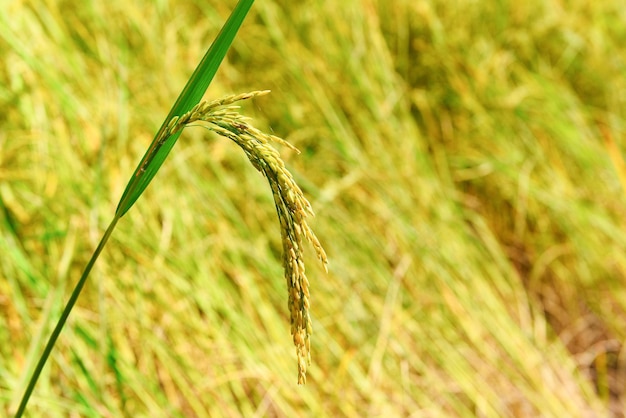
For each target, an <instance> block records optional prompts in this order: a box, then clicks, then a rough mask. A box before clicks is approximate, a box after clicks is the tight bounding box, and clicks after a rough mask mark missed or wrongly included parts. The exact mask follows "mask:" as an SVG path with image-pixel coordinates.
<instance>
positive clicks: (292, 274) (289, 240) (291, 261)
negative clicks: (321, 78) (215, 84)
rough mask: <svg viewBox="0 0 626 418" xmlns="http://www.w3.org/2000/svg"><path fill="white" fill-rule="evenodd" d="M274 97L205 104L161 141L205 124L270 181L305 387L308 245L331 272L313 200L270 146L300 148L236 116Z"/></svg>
mask: <svg viewBox="0 0 626 418" xmlns="http://www.w3.org/2000/svg"><path fill="white" fill-rule="evenodd" d="M267 93H269V90H264V91H253V92H251V93H244V94H239V95H233V96H227V97H224V98H222V99H219V100H214V101H211V102H201V103H199V104H198V105H196V106H195V107H194V108H193V109H191V110H190V111H189V112H187V113H185V114H183V115H182V116H180V117H176V116H175V117H173V118H171V119H170V121H169V122H168V123H167V127H166V129H164V130H163V134H162V138H160V139H159V140H160V141H163V142H165V141H167V139H168V138H169V137H170V136H171V135H175V134H177V133H179V132H180V131H181V130H183V129H184V128H185V127H187V126H189V125H191V124H194V123H201V126H202V127H204V128H206V129H208V130H210V131H213V132H215V133H216V134H218V135H220V136H223V137H226V138H228V139H230V140H231V141H233V142H234V143H235V144H237V145H238V146H239V147H240V148H241V149H242V150H243V151H244V153H245V154H246V156H247V157H248V159H249V160H250V162H251V163H252V165H253V166H254V167H255V168H256V169H257V170H258V171H260V172H261V174H263V175H264V176H265V178H267V180H268V182H269V185H270V188H271V190H272V195H273V197H274V204H275V205H276V212H277V213H278V220H279V222H280V227H281V228H280V230H281V236H282V245H283V260H282V261H283V269H284V272H285V279H286V281H287V289H288V293H289V298H288V308H289V313H290V317H291V335H292V337H293V342H294V344H295V346H296V354H297V357H298V384H304V383H305V382H306V371H307V367H308V366H309V365H310V364H311V354H310V351H311V343H310V338H311V333H312V329H313V328H312V324H311V316H310V313H309V309H310V294H309V280H308V279H307V276H306V274H305V266H304V257H303V255H304V251H303V241H308V242H310V243H311V244H312V246H313V248H314V249H315V252H316V253H317V257H318V258H319V260H320V261H321V262H322V265H323V266H324V269H325V270H326V271H328V267H327V265H328V258H327V256H326V252H325V251H324V249H323V248H322V245H321V244H320V242H319V240H318V239H317V237H316V236H315V233H314V232H313V230H312V229H311V227H310V226H309V224H308V222H307V218H308V217H309V216H314V213H313V209H312V207H311V204H310V203H309V201H308V200H307V199H306V197H304V194H303V193H302V189H300V187H299V186H298V185H297V184H296V182H295V180H294V178H293V176H292V175H291V173H290V172H289V170H287V168H286V167H285V163H284V162H283V160H282V159H281V157H280V154H279V153H278V151H276V149H274V148H273V147H272V146H271V145H270V143H272V142H274V143H277V144H280V145H284V146H287V147H289V148H290V149H292V150H295V151H296V152H299V151H298V149H297V148H295V147H294V146H293V145H291V144H289V143H288V142H287V141H285V140H283V139H281V138H278V137H276V136H274V135H268V134H266V133H264V132H261V131H260V130H258V129H257V128H255V127H253V126H252V125H250V123H249V122H248V120H249V119H248V118H246V117H244V116H242V115H240V114H239V113H238V112H237V109H238V108H239V107H238V106H236V105H234V103H235V102H238V101H240V100H246V99H250V98H253V97H258V96H262V95H265V94H267Z"/></svg>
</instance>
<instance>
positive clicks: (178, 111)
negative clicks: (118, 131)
mask: <svg viewBox="0 0 626 418" xmlns="http://www.w3.org/2000/svg"><path fill="white" fill-rule="evenodd" d="M252 3H254V0H240V1H239V3H237V6H235V9H234V10H233V12H232V13H231V15H230V17H229V18H228V20H227V21H226V23H225V24H224V26H223V27H222V30H221V31H220V33H219V34H218V35H217V38H215V41H213V44H211V47H210V48H209V50H208V51H207V53H206V54H205V56H204V58H202V61H201V62H200V64H198V67H196V70H195V71H194V73H193V74H192V76H191V78H190V79H189V81H188V82H187V85H186V86H185V88H184V89H183V91H182V92H181V94H180V96H178V99H177V100H176V103H174V106H172V110H170V113H169V114H168V115H167V118H165V121H163V124H162V125H161V128H160V129H159V132H157V134H156V135H155V137H154V140H153V141H152V144H150V147H149V148H148V151H146V154H145V155H144V156H143V158H142V159H141V162H140V163H139V165H138V166H137V168H136V169H135V172H134V173H133V176H132V178H131V180H130V181H129V183H128V185H127V186H126V190H125V191H124V194H123V195H122V198H121V199H120V203H119V204H118V206H117V210H116V211H115V216H116V217H120V218H121V217H122V216H124V214H125V213H126V212H128V210H129V209H130V208H131V207H132V205H133V204H134V203H135V202H136V201H137V199H138V198H139V196H141V194H142V193H143V191H144V190H145V189H146V187H148V184H150V181H152V178H153V177H154V176H155V175H156V173H157V171H159V168H161V165H162V164H163V161H165V158H166V157H167V155H168V154H169V152H170V151H171V149H172V147H173V146H174V144H175V143H176V141H177V140H178V137H179V136H180V132H179V133H177V134H174V135H172V136H170V137H169V138H167V139H166V140H165V141H164V142H162V141H161V140H160V136H161V134H162V131H163V130H164V129H165V126H166V124H167V123H168V122H169V121H170V119H171V118H172V117H174V116H180V115H182V114H184V113H185V112H188V111H189V110H190V109H191V108H192V107H194V106H195V105H196V104H198V102H199V101H200V99H201V98H202V96H203V95H204V93H205V92H206V90H207V88H208V87H209V84H211V80H213V77H214V76H215V73H216V72H217V69H218V68H219V66H220V64H221V62H222V60H223V59H224V57H225V56H226V52H227V51H228V49H229V48H230V45H231V44H232V42H233V39H234V38H235V35H236V34H237V31H239V28H240V27H241V24H242V22H243V20H244V19H245V17H246V15H247V14H248V11H249V10H250V7H252Z"/></svg>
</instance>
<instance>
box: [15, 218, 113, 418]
mask: <svg viewBox="0 0 626 418" xmlns="http://www.w3.org/2000/svg"><path fill="white" fill-rule="evenodd" d="M119 219H120V218H119V217H118V216H115V217H114V218H113V220H112V221H111V224H110V225H109V227H108V228H107V230H106V232H105V233H104V235H103V236H102V239H101V240H100V244H98V248H96V251H94V253H93V255H92V256H91V260H89V263H88V264H87V266H86V267H85V270H84V271H83V274H82V276H80V280H79V281H78V283H77V284H76V287H74V291H73V292H72V295H71V296H70V299H69V300H68V301H67V305H65V309H63V313H62V314H61V318H59V320H58V322H57V324H56V326H55V327H54V331H52V334H51V335H50V338H49V339H48V343H47V344H46V348H45V349H44V350H43V353H42V354H41V357H40V358H39V362H38V363H37V367H35V370H34V371H33V375H32V376H31V377H30V381H29V382H28V387H27V388H26V391H25V392H24V395H23V396H22V400H21V402H20V406H19V407H18V409H17V412H16V413H15V418H21V416H22V415H23V414H24V411H25V410H26V405H27V404H28V400H29V399H30V395H31V394H32V393H33V390H34V389H35V385H36V384H37V380H38V379H39V375H40V374H41V371H42V370H43V368H44V366H45V365H46V362H47V361H48V357H50V353H51V352H52V349H53V348H54V344H55V343H56V341H57V339H58V338H59V335H60V334H61V331H62V330H63V327H64V326H65V322H66V321H67V318H68V317H69V316H70V312H72V308H74V305H75V304H76V301H77V300H78V296H79V295H80V292H81V291H82V290H83V287H84V286H85V283H86V282H87V277H89V273H90V272H91V269H92V268H93V265H94V264H95V262H96V260H97V259H98V257H99V256H100V253H101V252H102V249H103V248H104V246H105V244H106V243H107V241H108V240H109V237H110V236H111V234H112V233H113V229H115V225H117V221H119Z"/></svg>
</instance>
